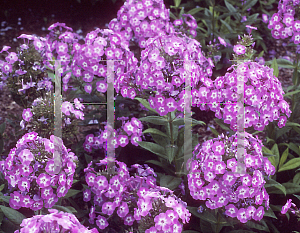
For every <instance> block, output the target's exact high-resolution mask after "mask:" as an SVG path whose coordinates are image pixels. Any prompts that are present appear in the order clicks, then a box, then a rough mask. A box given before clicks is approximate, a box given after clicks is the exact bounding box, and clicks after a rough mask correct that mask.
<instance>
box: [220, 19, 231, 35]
mask: <svg viewBox="0 0 300 233" xmlns="http://www.w3.org/2000/svg"><path fill="white" fill-rule="evenodd" d="M220 21H221V23H222V24H224V26H225V27H226V28H227V29H228V30H229V32H230V33H232V32H233V31H232V28H231V27H230V25H229V24H228V23H226V22H225V21H224V20H222V19H220Z"/></svg>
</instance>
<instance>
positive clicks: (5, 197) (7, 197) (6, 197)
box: [0, 196, 11, 203]
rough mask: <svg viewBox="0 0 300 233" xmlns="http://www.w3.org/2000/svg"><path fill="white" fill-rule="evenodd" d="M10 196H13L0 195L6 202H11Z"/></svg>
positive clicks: (0, 198)
mask: <svg viewBox="0 0 300 233" xmlns="http://www.w3.org/2000/svg"><path fill="white" fill-rule="evenodd" d="M10 198H11V197H10V196H0V200H2V201H4V202H6V203H9V199H10Z"/></svg>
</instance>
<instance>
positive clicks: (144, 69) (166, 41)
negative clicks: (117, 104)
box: [115, 33, 214, 116]
mask: <svg viewBox="0 0 300 233" xmlns="http://www.w3.org/2000/svg"><path fill="white" fill-rule="evenodd" d="M200 47H201V45H200V43H199V42H198V41H196V40H195V39H191V38H189V37H187V36H186V35H184V34H181V33H173V34H170V35H162V36H157V37H155V38H150V39H148V40H147V43H146V48H145V49H144V50H143V51H142V56H141V59H142V60H141V63H140V66H139V67H138V69H137V70H136V72H135V77H131V78H126V77H125V76H124V75H121V76H119V77H118V79H117V84H116V86H115V88H116V91H117V92H121V94H122V96H123V97H129V95H131V94H130V93H131V91H134V92H135V93H144V91H146V90H148V91H151V92H154V93H155V96H154V97H153V96H150V98H149V103H150V106H151V107H152V108H154V109H156V110H157V112H158V113H159V114H160V115H161V116H163V115H166V114H167V113H168V112H173V111H174V110H175V109H177V110H178V111H183V109H184V99H183V98H182V96H183V95H184V92H185V91H184V86H185V79H186V77H187V76H188V75H189V74H188V73H187V71H186V70H185V69H184V68H183V66H184V64H185V62H190V68H191V72H190V75H191V83H192V88H195V89H196V88H198V85H200V84H201V82H202V83H204V84H205V85H206V86H207V85H208V86H210V85H212V80H211V79H210V78H209V77H210V76H211V75H212V68H213V66H214V65H213V62H212V60H211V59H207V58H205V56H204V55H203V53H202V51H201V48H200Z"/></svg>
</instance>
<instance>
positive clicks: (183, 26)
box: [173, 14, 198, 38]
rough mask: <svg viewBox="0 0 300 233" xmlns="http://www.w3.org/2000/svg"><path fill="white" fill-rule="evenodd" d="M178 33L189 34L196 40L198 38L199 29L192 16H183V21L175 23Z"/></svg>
mask: <svg viewBox="0 0 300 233" xmlns="http://www.w3.org/2000/svg"><path fill="white" fill-rule="evenodd" d="M173 25H174V28H175V31H176V32H182V33H187V32H189V33H190V34H191V35H192V36H193V37H194V38H195V37H196V36H197V32H196V28H197V27H198V25H197V21H196V19H195V18H194V17H193V16H192V15H190V14H182V18H181V19H176V20H174V21H173Z"/></svg>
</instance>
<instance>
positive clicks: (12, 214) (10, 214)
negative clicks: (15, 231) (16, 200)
mask: <svg viewBox="0 0 300 233" xmlns="http://www.w3.org/2000/svg"><path fill="white" fill-rule="evenodd" d="M0 208H1V210H2V212H3V214H4V215H5V216H6V217H7V218H8V219H9V220H10V221H12V222H13V223H14V224H17V225H20V224H21V223H22V221H23V219H25V218H26V217H25V216H24V215H23V214H21V213H20V212H19V211H17V210H14V209H12V208H10V207H6V206H3V205H0Z"/></svg>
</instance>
